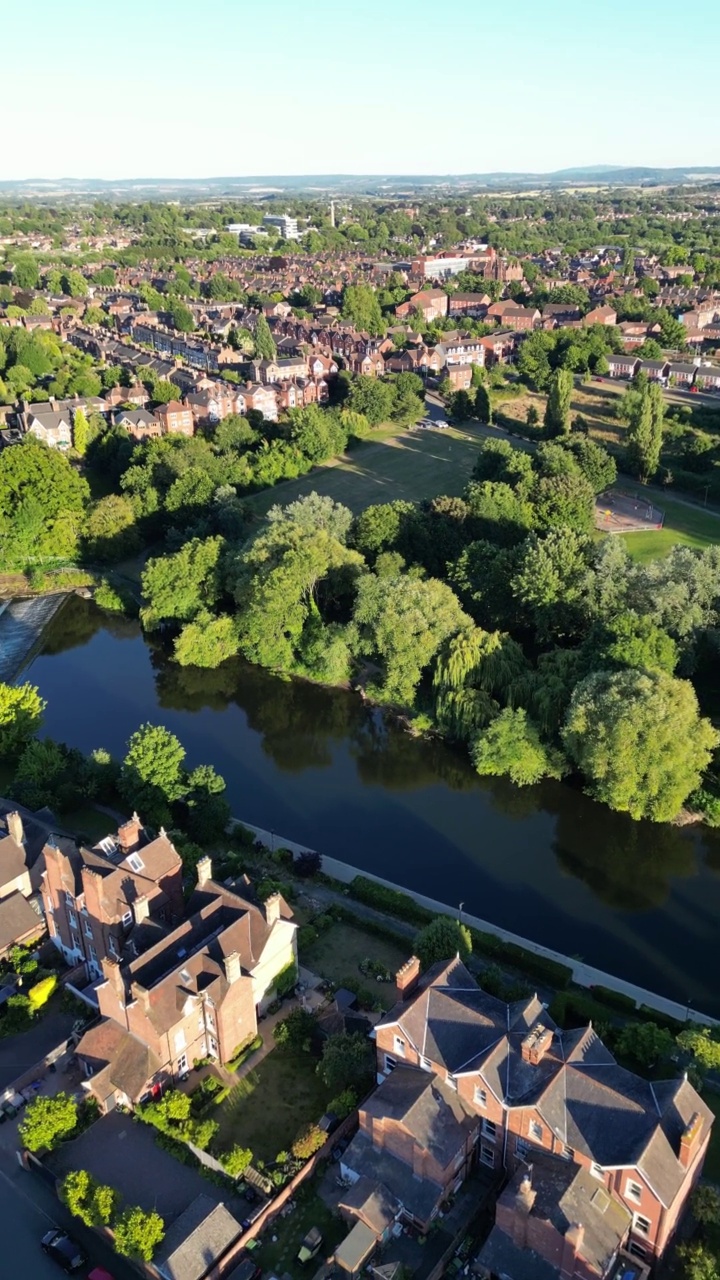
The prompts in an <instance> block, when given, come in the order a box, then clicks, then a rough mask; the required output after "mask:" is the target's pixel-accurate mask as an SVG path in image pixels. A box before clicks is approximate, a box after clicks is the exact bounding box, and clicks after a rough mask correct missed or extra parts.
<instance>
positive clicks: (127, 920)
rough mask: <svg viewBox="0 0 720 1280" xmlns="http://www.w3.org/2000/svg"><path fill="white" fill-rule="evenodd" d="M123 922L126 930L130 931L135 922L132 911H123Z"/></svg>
mask: <svg viewBox="0 0 720 1280" xmlns="http://www.w3.org/2000/svg"><path fill="white" fill-rule="evenodd" d="M122 922H123V926H124V927H125V928H126V929H129V928H130V925H131V924H132V922H133V913H132V911H123V916H122Z"/></svg>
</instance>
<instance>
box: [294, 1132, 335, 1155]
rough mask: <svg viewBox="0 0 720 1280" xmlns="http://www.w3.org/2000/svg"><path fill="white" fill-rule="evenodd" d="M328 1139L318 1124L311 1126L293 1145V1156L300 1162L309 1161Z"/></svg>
mask: <svg viewBox="0 0 720 1280" xmlns="http://www.w3.org/2000/svg"><path fill="white" fill-rule="evenodd" d="M326 1138H327V1134H326V1133H323V1130H322V1129H321V1128H320V1126H319V1125H317V1124H309V1125H308V1126H307V1128H305V1129H303V1131H302V1133H301V1134H300V1136H299V1137H298V1138H296V1139H295V1141H294V1142H293V1144H292V1154H293V1155H294V1156H296V1157H297V1159H298V1160H309V1159H310V1156H312V1155H314V1154H315V1152H316V1151H319V1150H320V1148H321V1146H322V1145H323V1143H324V1142H325V1140H326Z"/></svg>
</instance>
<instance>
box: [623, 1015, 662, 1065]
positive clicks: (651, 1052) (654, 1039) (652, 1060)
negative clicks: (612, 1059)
mask: <svg viewBox="0 0 720 1280" xmlns="http://www.w3.org/2000/svg"><path fill="white" fill-rule="evenodd" d="M615 1047H616V1049H617V1052H618V1053H619V1054H620V1056H621V1057H623V1058H630V1059H631V1061H632V1062H634V1063H636V1064H637V1066H639V1067H642V1068H643V1069H644V1070H646V1071H648V1070H650V1068H651V1067H654V1066H655V1064H656V1063H657V1062H662V1061H663V1059H665V1058H669V1057H670V1056H671V1054H672V1052H673V1050H674V1048H675V1041H674V1039H673V1037H672V1035H671V1033H670V1032H669V1031H668V1030H667V1029H666V1028H665V1027H659V1026H658V1024H657V1023H656V1022H628V1023H626V1024H625V1026H624V1027H623V1029H622V1031H621V1032H620V1033H619V1035H618V1037H617V1041H616V1045H615Z"/></svg>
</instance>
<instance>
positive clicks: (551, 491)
mask: <svg viewBox="0 0 720 1280" xmlns="http://www.w3.org/2000/svg"><path fill="white" fill-rule="evenodd" d="M530 500H531V502H532V503H533V505H534V507H535V524H536V527H537V528H538V529H540V530H541V531H544V532H547V531H549V530H551V529H557V528H559V527H564V528H566V529H574V530H575V531H576V532H577V533H589V532H590V530H591V529H592V526H593V514H594V511H595V495H594V493H593V491H592V487H591V485H590V483H589V481H587V480H586V479H585V477H584V476H581V475H555V476H541V477H540V478H539V480H537V481H536V483H535V484H534V485H533V488H532V491H531V493H530Z"/></svg>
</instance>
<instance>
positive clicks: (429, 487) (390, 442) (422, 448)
mask: <svg viewBox="0 0 720 1280" xmlns="http://www.w3.org/2000/svg"><path fill="white" fill-rule="evenodd" d="M479 439H480V433H479V432H477V431H475V432H473V431H472V428H471V429H469V430H467V431H466V430H458V429H456V428H454V427H451V428H450V429H449V430H447V431H436V430H430V431H403V432H401V433H400V434H394V435H390V436H386V437H384V438H383V439H382V440H363V441H362V442H361V443H360V444H359V445H357V447H356V448H354V449H353V450H352V451H351V452H350V453H347V454H345V455H344V456H343V458H342V459H341V460H340V461H339V462H333V463H329V464H328V465H326V466H323V467H318V468H317V469H316V470H315V471H312V472H310V474H309V475H307V476H302V477H301V479H299V480H287V481H285V482H284V483H283V484H278V485H275V487H274V488H272V489H267V490H264V491H263V492H262V493H258V494H256V495H255V497H253V498H251V499H250V500H249V501H250V505H251V506H252V507H253V508H254V510H255V511H256V512H257V513H258V515H264V514H265V512H266V511H268V509H269V508H270V507H272V506H274V505H275V503H280V504H281V505H282V506H285V505H286V504H287V503H288V502H294V501H295V499H296V498H303V497H305V496H306V495H307V494H308V493H312V492H313V491H314V492H316V493H320V494H323V495H327V496H329V497H331V498H334V499H335V501H336V502H342V503H343V505H344V506H346V507H349V508H350V510H351V511H353V512H358V511H362V510H363V508H365V507H368V506H370V505H371V504H372V503H375V502H392V501H394V500H395V499H396V498H404V499H405V500H406V501H408V502H419V501H421V500H422V499H423V498H434V497H437V495H438V494H441V493H447V494H451V495H453V496H457V495H458V494H460V493H462V491H463V489H464V488H465V485H466V484H467V482H468V480H469V479H470V473H471V471H472V468H473V463H474V461H475V454H476V451H477V443H478V440H479Z"/></svg>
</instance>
